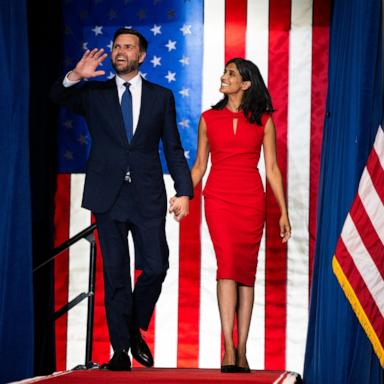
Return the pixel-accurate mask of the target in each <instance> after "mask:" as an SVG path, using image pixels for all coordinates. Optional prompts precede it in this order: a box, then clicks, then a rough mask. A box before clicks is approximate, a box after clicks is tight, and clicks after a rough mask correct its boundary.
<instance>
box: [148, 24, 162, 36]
mask: <svg viewBox="0 0 384 384" xmlns="http://www.w3.org/2000/svg"><path fill="white" fill-rule="evenodd" d="M150 31H151V32H153V36H156V35H161V25H156V24H154V25H153V28H151V29H150Z"/></svg>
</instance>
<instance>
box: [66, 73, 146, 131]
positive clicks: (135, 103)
mask: <svg viewBox="0 0 384 384" xmlns="http://www.w3.org/2000/svg"><path fill="white" fill-rule="evenodd" d="M69 74H70V72H68V73H67V75H66V76H65V77H64V81H63V86H64V87H66V88H68V87H71V86H72V85H75V84H77V83H79V82H80V81H81V80H78V81H73V80H70V79H68V75H69ZM115 81H116V86H117V92H118V95H119V102H120V104H121V98H122V96H123V93H124V92H125V85H124V83H125V82H126V80H124V79H122V78H121V77H119V76H118V75H116V77H115ZM129 83H130V84H131V86H130V87H129V90H130V91H131V95H132V117H133V133H135V131H136V128H137V123H138V121H139V115H140V107H141V89H142V79H141V76H140V74H139V73H138V74H137V75H136V76H135V77H133V78H132V79H131V80H129Z"/></svg>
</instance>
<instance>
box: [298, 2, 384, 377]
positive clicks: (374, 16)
mask: <svg viewBox="0 0 384 384" xmlns="http://www.w3.org/2000/svg"><path fill="white" fill-rule="evenodd" d="M381 54H382V52H381V1H380V0H371V1H366V0H353V1H352V2H351V1H350V0H335V1H334V4H333V13H332V23H331V37H330V54H329V58H330V59H329V87H328V97H327V113H326V118H325V124H324V131H323V147H322V159H321V172H320V187H319V188H320V189H319V203H318V233H317V244H316V251H315V265H314V274H313V285H312V291H311V303H310V314H309V327H308V336H307V346H306V355H305V366H304V381H305V383H307V384H312V383H381V382H382V380H383V371H382V369H381V367H380V364H379V361H378V358H377V357H376V355H375V353H374V351H373V349H372V346H371V344H370V342H369V340H368V338H367V336H366V334H365V333H364V331H363V329H362V327H361V326H360V324H359V322H358V320H357V318H356V316H355V314H354V312H353V311H352V308H351V306H350V304H349V302H348V301H347V299H346V297H345V295H344V293H343V291H342V290H341V288H340V286H339V284H338V282H337V280H336V278H335V276H334V274H333V272H332V257H333V255H334V251H335V246H336V242H337V240H338V237H339V235H340V232H341V229H342V226H343V223H344V220H345V218H346V215H347V213H348V210H349V209H350V207H351V204H352V201H353V199H354V196H355V194H356V191H357V186H358V183H359V180H360V176H361V173H362V170H363V168H364V166H365V163H366V160H367V158H368V154H369V152H370V150H371V148H372V144H373V141H374V139H375V136H376V133H377V130H378V127H379V124H380V122H381V117H382V101H383V99H382V91H383V90H382V61H381Z"/></svg>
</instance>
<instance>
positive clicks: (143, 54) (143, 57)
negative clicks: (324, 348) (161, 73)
mask: <svg viewBox="0 0 384 384" xmlns="http://www.w3.org/2000/svg"><path fill="white" fill-rule="evenodd" d="M145 56H147V54H146V52H140V57H139V63H140V64H141V63H142V62H143V61H144V59H145Z"/></svg>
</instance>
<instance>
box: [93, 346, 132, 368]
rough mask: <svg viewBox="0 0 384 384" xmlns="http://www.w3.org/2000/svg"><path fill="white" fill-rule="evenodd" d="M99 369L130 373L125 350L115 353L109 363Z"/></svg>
mask: <svg viewBox="0 0 384 384" xmlns="http://www.w3.org/2000/svg"><path fill="white" fill-rule="evenodd" d="M100 369H107V370H109V371H130V370H131V359H130V358H129V356H128V352H127V351H126V350H125V349H122V350H121V351H117V352H115V353H114V354H113V356H112V359H111V360H109V363H105V364H102V365H101V366H100Z"/></svg>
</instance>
